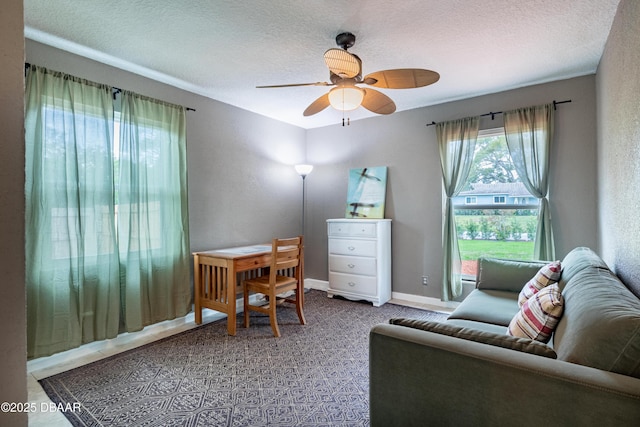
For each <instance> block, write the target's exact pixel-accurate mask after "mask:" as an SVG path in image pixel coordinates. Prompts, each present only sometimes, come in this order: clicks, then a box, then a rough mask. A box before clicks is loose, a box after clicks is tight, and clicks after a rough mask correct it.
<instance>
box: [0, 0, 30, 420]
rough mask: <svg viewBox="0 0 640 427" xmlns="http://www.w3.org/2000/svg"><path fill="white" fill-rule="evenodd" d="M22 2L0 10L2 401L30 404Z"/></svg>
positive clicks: (18, 416) (19, 416)
mask: <svg viewBox="0 0 640 427" xmlns="http://www.w3.org/2000/svg"><path fill="white" fill-rule="evenodd" d="M22 22H23V19H22V0H9V1H5V2H3V3H2V12H0V58H1V59H0V76H2V78H1V79H0V129H1V130H2V144H1V145H0V152H1V153H2V157H1V158H2V167H0V206H2V209H0V236H2V238H1V239H0V276H1V277H2V283H1V284H0V301H2V309H1V310H0V342H2V358H1V359H0V360H2V366H1V367H0V402H16V403H17V402H23V403H24V402H27V382H26V378H27V337H26V333H27V326H26V297H25V285H24V133H23V124H24V43H23V38H24V30H23V24H22ZM0 425H6V426H9V425H10V426H23V425H27V414H26V413H24V412H23V413H20V412H18V413H4V412H1V413H0Z"/></svg>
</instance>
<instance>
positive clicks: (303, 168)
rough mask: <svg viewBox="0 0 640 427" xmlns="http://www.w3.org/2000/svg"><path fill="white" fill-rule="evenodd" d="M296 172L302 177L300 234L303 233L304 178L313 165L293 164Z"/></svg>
mask: <svg viewBox="0 0 640 427" xmlns="http://www.w3.org/2000/svg"><path fill="white" fill-rule="evenodd" d="M295 168H296V172H298V175H300V176H301V177H302V235H304V205H305V203H304V202H305V201H304V199H305V191H304V179H305V178H306V177H307V175H309V174H310V173H311V171H312V170H313V165H295Z"/></svg>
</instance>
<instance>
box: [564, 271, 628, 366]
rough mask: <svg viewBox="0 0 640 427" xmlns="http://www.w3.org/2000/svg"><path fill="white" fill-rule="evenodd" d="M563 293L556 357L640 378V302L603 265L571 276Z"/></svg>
mask: <svg viewBox="0 0 640 427" xmlns="http://www.w3.org/2000/svg"><path fill="white" fill-rule="evenodd" d="M563 264H564V262H563ZM596 264H597V263H596ZM562 294H563V296H564V301H565V310H564V314H563V316H562V319H561V320H560V322H559V323H558V326H557V328H556V331H555V333H554V335H553V347H554V349H555V350H556V352H557V353H558V359H560V360H564V361H567V362H572V363H578V364H580V365H585V366H591V367H594V368H597V369H603V370H606V371H611V372H617V373H619V374H623V375H629V376H633V377H636V378H640V300H638V298H636V296H635V295H633V293H631V291H630V290H629V289H628V288H627V287H626V286H625V285H624V284H623V283H622V282H620V280H619V279H618V278H617V277H616V276H615V275H614V274H613V273H612V272H611V271H609V270H608V269H607V268H602V267H601V266H599V265H598V266H592V267H590V268H585V269H583V270H581V271H579V272H576V273H575V274H573V275H572V277H571V278H570V280H568V281H567V282H566V285H565V288H564V290H563V292H562Z"/></svg>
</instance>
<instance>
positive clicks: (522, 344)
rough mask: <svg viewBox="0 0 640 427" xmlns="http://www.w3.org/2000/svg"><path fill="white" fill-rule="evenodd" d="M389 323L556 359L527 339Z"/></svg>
mask: <svg viewBox="0 0 640 427" xmlns="http://www.w3.org/2000/svg"><path fill="white" fill-rule="evenodd" d="M389 323H391V324H392V325H400V326H406V327H409V328H414V329H420V330H423V331H427V332H434V333H437V334H441V335H448V336H451V337H455V338H462V339H465V340H467V341H475V342H479V343H483V344H489V345H493V346H496V347H502V348H508V349H511V350H517V351H522V352H525V353H531V354H536V355H538V356H544V357H549V358H552V359H555V358H556V353H555V352H554V351H553V349H552V348H551V347H549V346H547V345H545V344H542V343H540V342H538V341H534V340H530V339H527V338H519V337H512V336H508V335H504V334H494V333H492V332H486V331H479V330H476V329H471V328H463V327H459V326H454V325H452V324H449V323H447V322H445V323H442V322H431V321H425V320H419V319H404V318H397V319H391V320H389Z"/></svg>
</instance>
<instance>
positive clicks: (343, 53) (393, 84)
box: [257, 33, 440, 116]
mask: <svg viewBox="0 0 640 427" xmlns="http://www.w3.org/2000/svg"><path fill="white" fill-rule="evenodd" d="M355 42H356V36H355V35H353V34H352V33H341V34H338V35H337V36H336V44H337V45H338V46H340V48H341V49H338V48H332V49H329V50H327V51H326V52H325V53H324V61H325V63H326V64H327V67H328V68H329V80H331V83H329V82H316V83H293V84H283V85H274V86H257V88H282V87H293V86H334V87H333V88H332V89H331V90H330V91H329V92H328V93H325V94H324V95H322V96H321V97H320V98H318V99H316V100H315V101H313V102H312V103H311V105H309V106H308V107H307V109H306V110H304V113H303V115H304V116H311V115H313V114H317V113H319V112H320V111H322V110H324V109H325V108H327V107H328V106H330V105H331V106H332V107H334V108H335V109H337V110H340V111H350V110H355V109H356V108H358V107H359V106H361V105H362V106H363V107H364V108H366V109H367V110H369V111H372V112H374V113H377V114H391V113H393V112H394V111H396V104H395V103H394V102H393V100H392V99H391V98H389V97H388V96H387V95H385V94H383V93H382V92H379V91H377V90H374V89H371V88H360V87H358V85H367V86H373V87H378V88H384V89H411V88H417V87H422V86H428V85H430V84H433V83H435V82H437V81H438V80H439V79H440V74H438V73H436V72H435V71H431V70H423V69H420V68H398V69H393V70H383V71H376V72H374V73H371V74H367V75H366V76H365V77H364V78H362V61H361V60H360V58H359V57H358V56H357V55H354V54H353V53H350V52H348V51H347V49H349V48H350V47H352V46H353V45H354V44H355Z"/></svg>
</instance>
